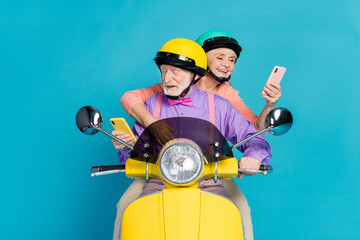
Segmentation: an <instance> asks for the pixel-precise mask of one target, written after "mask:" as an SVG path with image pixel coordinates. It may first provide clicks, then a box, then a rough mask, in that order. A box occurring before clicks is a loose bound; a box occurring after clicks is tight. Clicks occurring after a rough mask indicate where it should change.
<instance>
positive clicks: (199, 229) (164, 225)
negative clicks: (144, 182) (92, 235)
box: [121, 188, 243, 240]
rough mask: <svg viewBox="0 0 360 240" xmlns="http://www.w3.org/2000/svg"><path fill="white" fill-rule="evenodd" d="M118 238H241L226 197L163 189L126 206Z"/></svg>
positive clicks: (235, 211) (235, 215) (236, 216)
mask: <svg viewBox="0 0 360 240" xmlns="http://www.w3.org/2000/svg"><path fill="white" fill-rule="evenodd" d="M121 239H122V240H135V239H136V240H137V239H154V240H155V239H156V240H165V239H166V240H180V239H181V240H183V239H187V240H200V239H201V240H205V239H206V240H211V239H217V240H218V239H230V240H231V239H243V230H242V222H241V214H240V212H239V209H238V208H237V207H236V206H235V205H234V204H233V203H232V202H231V201H230V200H228V199H227V198H224V197H222V196H219V195H216V194H212V193H208V192H202V191H201V190H200V189H191V188H180V189H179V188H178V189H164V190H163V191H162V192H158V193H154V194H149V195H147V196H144V197H142V198H139V199H137V200H135V201H134V202H133V203H131V204H130V205H129V206H128V207H127V209H126V210H125V212H124V215H123V221H122V233H121Z"/></svg>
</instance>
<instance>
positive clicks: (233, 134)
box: [217, 102, 272, 164]
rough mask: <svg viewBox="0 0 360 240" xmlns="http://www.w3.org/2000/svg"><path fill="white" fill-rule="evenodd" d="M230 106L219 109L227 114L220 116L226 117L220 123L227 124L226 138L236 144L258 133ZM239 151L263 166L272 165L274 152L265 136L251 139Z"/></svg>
mask: <svg viewBox="0 0 360 240" xmlns="http://www.w3.org/2000/svg"><path fill="white" fill-rule="evenodd" d="M222 104H225V105H226V103H223V102H222ZM228 105H229V106H222V107H219V109H226V113H225V114H220V116H221V115H222V116H225V117H224V118H223V119H220V121H222V122H223V123H226V125H224V126H223V127H224V128H225V138H226V139H227V140H229V141H230V142H232V143H233V144H234V143H237V142H240V141H241V140H243V139H245V138H247V137H249V136H250V135H252V134H254V133H256V132H257V131H256V129H255V128H254V127H253V126H252V125H251V123H250V122H249V121H247V120H246V119H245V118H244V117H243V116H242V115H241V114H240V113H239V112H238V111H237V110H236V109H235V108H234V107H232V106H231V104H230V103H229V104H228ZM217 117H218V116H217ZM238 149H239V150H240V151H241V152H243V153H244V155H243V156H244V157H252V158H255V159H257V160H259V161H260V162H261V164H269V163H270V157H271V155H272V151H271V147H270V144H269V143H268V142H267V141H266V139H265V138H264V136H263V135H260V136H257V137H256V138H253V139H251V140H250V141H248V142H246V143H244V144H243V145H242V146H239V147H238Z"/></svg>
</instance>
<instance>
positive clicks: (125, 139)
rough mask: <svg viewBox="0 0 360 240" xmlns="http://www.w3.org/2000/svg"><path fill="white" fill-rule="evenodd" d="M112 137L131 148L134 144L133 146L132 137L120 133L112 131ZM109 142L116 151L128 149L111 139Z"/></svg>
mask: <svg viewBox="0 0 360 240" xmlns="http://www.w3.org/2000/svg"><path fill="white" fill-rule="evenodd" d="M112 135H114V136H115V137H117V138H119V139H121V140H123V141H124V142H126V143H128V144H129V145H131V146H134V144H135V142H134V138H133V137H132V136H130V135H129V134H127V133H124V132H122V131H112ZM111 142H112V144H113V145H114V147H115V148H116V149H117V150H124V149H128V148H127V147H126V146H124V145H122V144H121V143H119V142H118V141H115V140H114V139H111Z"/></svg>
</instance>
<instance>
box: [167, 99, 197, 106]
mask: <svg viewBox="0 0 360 240" xmlns="http://www.w3.org/2000/svg"><path fill="white" fill-rule="evenodd" d="M168 101H169V104H170V106H172V105H175V104H179V103H180V104H184V105H186V106H190V107H191V106H192V105H193V100H192V98H191V97H187V98H181V99H175V100H173V99H170V98H168Z"/></svg>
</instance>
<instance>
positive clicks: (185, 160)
mask: <svg viewBox="0 0 360 240" xmlns="http://www.w3.org/2000/svg"><path fill="white" fill-rule="evenodd" d="M292 120H293V118H292V115H291V113H290V111H288V110H287V109H285V108H276V109H274V110H272V111H271V112H270V113H269V114H268V116H267V118H266V126H267V127H266V128H265V129H263V130H261V131H259V132H258V133H256V134H254V135H252V136H250V137H248V138H247V139H244V140H243V141H241V142H239V143H237V144H234V145H233V146H232V147H230V146H229V145H228V142H227V141H226V139H225V138H224V136H223V135H222V134H221V132H220V131H219V130H218V129H217V128H216V127H215V126H214V125H212V124H211V123H209V122H207V121H204V120H200V119H194V118H183V117H182V118H169V119H164V120H161V121H164V124H167V125H169V126H170V127H171V128H172V129H173V130H174V131H173V135H174V139H173V140H172V141H169V142H168V143H166V144H165V145H164V146H159V145H158V144H157V141H156V140H155V139H154V138H153V137H152V134H151V132H150V131H149V130H148V129H145V130H144V132H143V133H142V134H141V136H140V137H139V139H138V140H137V142H136V144H135V145H134V147H132V146H129V145H127V144H126V143H125V142H123V141H122V140H120V139H118V138H116V137H115V136H113V135H111V134H110V133H108V132H106V131H105V130H103V129H101V126H102V117H101V114H100V112H99V111H98V110H96V109H95V108H94V107H90V106H86V107H83V108H81V109H80V110H79V112H78V114H77V116H76V123H77V125H78V128H79V129H80V130H81V131H82V132H83V133H85V134H88V135H93V134H95V133H97V132H99V131H101V132H103V133H105V134H106V135H108V136H110V137H111V138H113V139H115V140H116V141H119V142H120V143H122V144H124V145H127V146H128V147H129V148H130V149H131V150H132V151H131V155H130V158H129V159H128V160H127V161H126V165H125V166H123V165H113V166H96V167H92V170H91V171H92V174H91V176H99V175H105V174H111V173H118V172H125V173H126V176H127V177H130V178H144V179H145V180H146V181H149V180H150V179H160V180H162V181H163V182H164V183H165V189H164V190H163V191H160V192H155V193H152V194H148V195H145V196H142V197H140V198H138V199H136V200H135V201H133V202H132V203H131V204H130V205H129V206H128V207H127V208H126V210H125V212H124V214H123V219H122V228H121V229H122V231H121V239H123V240H139V239H154V240H155V239H156V240H165V239H166V240H178V239H179V240H180V239H181V240H183V239H186V240H192V239H194V240H195V239H196V240H199V239H206V240H209V239H216V240H218V239H244V232H243V227H242V219H241V213H240V211H239V209H238V208H237V206H236V205H235V204H234V203H233V202H232V201H231V200H229V199H228V198H225V197H223V196H220V195H217V194H213V193H209V192H205V191H201V190H200V189H199V183H200V182H201V181H202V180H205V179H213V180H214V181H215V182H216V181H217V180H218V179H231V178H234V177H237V175H238V173H239V172H242V173H244V172H251V173H261V174H266V173H267V172H271V171H272V168H271V166H264V165H262V166H261V168H260V170H251V169H238V162H237V160H236V159H235V158H234V157H233V153H232V149H233V148H235V147H238V146H240V145H241V144H243V143H245V142H247V141H248V140H250V139H252V138H254V137H256V136H258V135H260V134H262V133H264V132H266V131H269V132H270V133H271V134H273V135H281V134H284V133H286V132H287V131H288V130H289V129H290V128H291V125H292Z"/></svg>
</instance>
